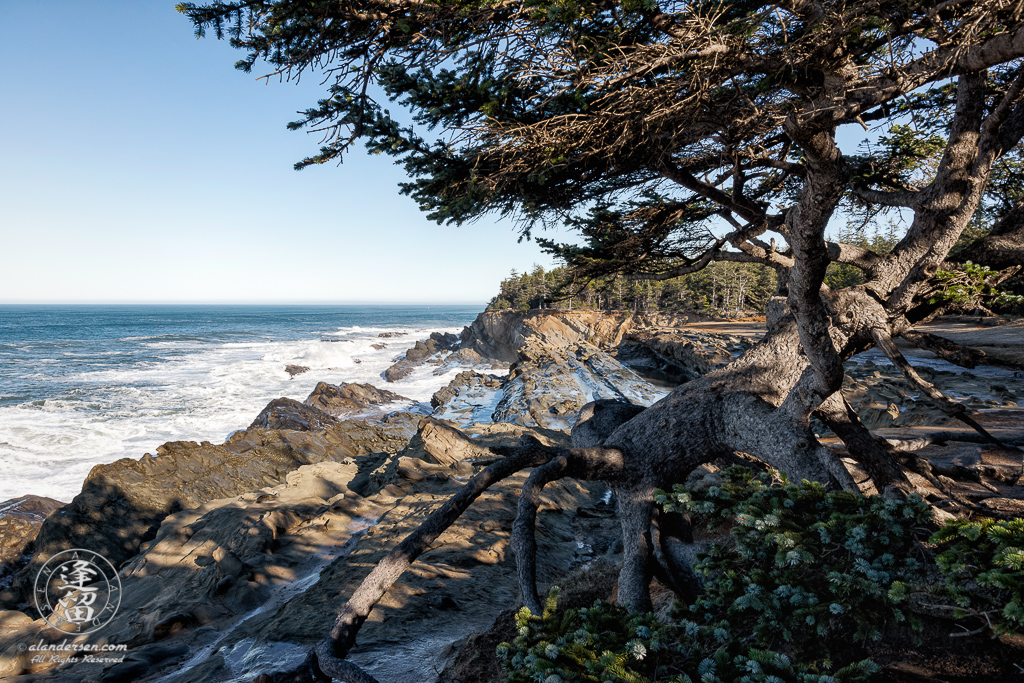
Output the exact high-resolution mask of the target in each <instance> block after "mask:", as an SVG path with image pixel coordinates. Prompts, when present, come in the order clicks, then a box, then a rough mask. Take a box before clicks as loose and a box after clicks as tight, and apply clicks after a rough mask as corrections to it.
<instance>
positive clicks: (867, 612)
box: [498, 468, 931, 683]
mask: <svg viewBox="0 0 1024 683" xmlns="http://www.w3.org/2000/svg"><path fill="white" fill-rule="evenodd" d="M657 499H658V502H659V503H660V504H661V505H662V506H663V507H664V508H665V509H666V510H667V511H675V512H682V513H688V514H694V513H695V514H696V515H697V516H699V518H700V519H701V520H703V523H705V524H707V525H709V526H710V527H712V528H717V529H723V530H724V529H726V528H729V527H731V530H730V532H729V533H730V537H731V543H723V544H718V545H715V546H713V547H712V549H711V551H710V552H708V553H706V554H704V555H702V556H701V557H700V558H699V561H698V563H697V564H696V565H695V571H696V572H697V574H698V576H699V577H700V578H701V579H702V581H703V582H704V589H705V590H704V593H703V594H702V595H701V596H700V597H699V598H698V599H697V600H696V601H695V602H694V604H693V605H691V606H689V607H688V608H686V607H683V608H677V610H676V612H675V613H674V615H673V617H674V618H673V619H672V620H671V623H668V624H665V623H661V622H659V621H658V619H657V618H656V617H655V616H654V615H653V614H639V613H630V612H628V611H627V610H625V609H623V608H621V607H618V606H615V605H611V604H608V603H606V602H602V601H598V602H596V603H595V604H594V606H593V607H592V608H588V609H579V610H566V611H565V612H564V613H562V614H559V613H558V612H557V611H556V609H555V603H556V599H557V589H553V591H552V593H551V594H550V595H549V598H548V602H547V605H546V608H545V610H544V614H542V615H532V614H530V612H529V610H527V609H525V608H524V609H523V610H521V611H520V613H519V615H518V617H517V626H518V628H519V636H518V637H517V638H516V639H515V640H513V642H512V643H503V644H502V645H500V646H499V648H498V657H499V659H501V661H502V664H503V666H504V667H505V669H506V671H508V672H509V678H508V680H509V681H510V683H526V682H527V681H531V682H533V681H539V682H543V683H560V682H562V681H565V682H568V681H627V682H629V683H641V682H645V683H646V682H647V681H668V682H670V683H683V682H692V683H697V682H698V681H699V682H700V683H716V682H722V683H725V682H729V683H732V682H735V681H743V682H746V681H751V682H754V681H760V682H765V683H783V682H787V683H788V682H790V681H792V682H798V681H799V682H802V683H812V682H818V683H826V682H833V681H835V682H839V681H859V680H868V679H869V678H870V677H871V675H872V674H873V673H875V672H876V671H877V666H875V665H874V664H873V663H872V662H870V661H868V660H866V659H864V660H861V659H858V657H859V655H856V653H857V652H858V650H857V648H856V647H855V646H854V647H851V645H855V643H866V642H868V641H871V640H873V639H878V638H879V637H881V633H882V626H883V625H884V624H885V623H887V622H889V623H892V622H903V623H907V624H909V625H910V626H911V627H913V626H915V625H916V622H915V620H914V618H913V616H912V615H911V614H909V612H908V611H907V609H906V607H905V604H904V601H902V600H901V598H902V596H903V594H904V593H905V586H907V585H910V584H913V583H916V582H918V581H920V580H921V565H920V563H919V561H918V560H917V559H915V558H914V557H913V555H914V554H915V553H914V550H915V549H916V548H919V547H920V545H919V544H920V542H921V541H923V540H925V539H927V538H928V534H929V533H930V531H931V529H930V528H929V526H928V523H929V520H930V516H931V513H930V510H929V508H928V506H927V505H926V504H925V503H924V502H923V501H922V500H921V499H920V498H918V497H916V496H911V497H910V498H909V499H908V500H906V501H902V502H897V501H888V500H884V499H882V498H881V497H878V496H872V497H865V496H861V495H857V494H852V493H848V492H827V491H826V490H825V489H824V487H823V486H821V485H820V484H816V483H810V482H802V483H800V484H792V483H789V482H787V481H786V480H785V479H784V478H771V477H769V476H768V475H760V476H756V477H755V476H754V475H753V474H752V473H751V472H750V471H749V470H747V469H745V468H732V469H730V470H728V471H727V473H726V481H725V482H724V483H723V484H722V485H721V486H717V487H711V488H708V489H706V490H703V491H688V490H686V489H685V488H683V487H681V486H676V487H675V489H674V492H673V493H665V492H660V491H659V492H658V494H657ZM677 607H678V606H677ZM851 655H856V656H851Z"/></svg>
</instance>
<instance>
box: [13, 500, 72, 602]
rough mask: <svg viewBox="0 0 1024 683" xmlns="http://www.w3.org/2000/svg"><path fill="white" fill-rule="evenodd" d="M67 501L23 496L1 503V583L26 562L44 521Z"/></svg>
mask: <svg viewBox="0 0 1024 683" xmlns="http://www.w3.org/2000/svg"><path fill="white" fill-rule="evenodd" d="M63 505H64V503H62V502H60V501H59V500H54V499H53V498H45V497H43V496H22V497H21V498H14V499H11V500H5V501H4V502H2V503H0V584H2V583H3V582H4V578H5V577H7V576H8V575H10V574H11V573H12V572H13V571H15V570H17V569H18V568H19V567H20V566H21V565H22V564H23V563H24V562H25V560H26V559H27V558H26V557H25V554H26V553H30V552H31V550H32V547H33V545H34V541H35V540H36V536H37V535H38V534H39V528H40V527H41V526H42V525H43V521H45V520H46V518H47V516H48V515H49V514H50V513H51V512H53V511H54V510H56V509H58V508H60V507H61V506H63Z"/></svg>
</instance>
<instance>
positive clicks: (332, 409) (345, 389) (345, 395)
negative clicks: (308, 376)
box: [305, 382, 410, 417]
mask: <svg viewBox="0 0 1024 683" xmlns="http://www.w3.org/2000/svg"><path fill="white" fill-rule="evenodd" d="M408 400H410V399H408V398H406V397H405V396H400V395H398V394H396V393H394V392H393V391H387V390H386V389H378V388H377V387H375V386H373V385H372V384H357V383H355V382H352V383H348V382H343V383H341V384H328V383H327V382H320V383H319V384H317V385H316V388H315V389H313V392H312V393H311V394H310V395H309V397H308V398H307V399H306V400H305V404H306V405H307V406H310V407H313V408H317V409H318V410H320V411H322V412H324V413H326V414H328V415H331V416H332V417H340V416H342V415H353V414H356V413H365V412H367V411H372V410H373V409H374V407H375V406H381V405H384V404H386V403H394V402H396V401H408Z"/></svg>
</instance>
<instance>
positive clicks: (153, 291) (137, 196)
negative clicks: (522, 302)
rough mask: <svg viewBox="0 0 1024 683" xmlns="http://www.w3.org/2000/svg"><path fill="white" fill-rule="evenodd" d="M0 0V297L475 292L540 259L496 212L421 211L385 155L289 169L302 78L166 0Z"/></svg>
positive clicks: (435, 295)
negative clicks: (459, 218) (294, 78)
mask: <svg viewBox="0 0 1024 683" xmlns="http://www.w3.org/2000/svg"><path fill="white" fill-rule="evenodd" d="M2 16H3V27H2V33H0V63H3V64H4V67H5V68H4V70H3V73H2V75H0V83H2V90H0V259H2V261H0V303H25V302H111V301H114V302H121V301H145V302H433V303H463V302H465V303H484V302H486V301H487V300H488V299H490V297H491V296H493V295H494V294H495V293H496V292H497V289H498V283H499V282H500V281H501V279H502V278H504V277H506V276H507V275H508V273H509V271H510V270H511V269H512V268H516V269H518V270H520V271H522V270H526V269H529V268H530V267H531V265H532V264H534V263H539V264H541V265H543V266H545V267H548V266H550V265H552V264H551V261H550V258H549V257H548V256H547V255H545V254H543V253H542V252H541V251H540V250H539V249H538V248H537V246H536V245H535V244H534V243H527V242H525V241H524V242H522V243H517V238H518V234H517V233H516V232H515V229H514V226H513V225H512V224H511V222H508V221H505V222H497V221H496V220H494V219H491V218H489V217H484V218H483V219H481V220H480V221H478V222H477V223H474V224H472V225H467V226H463V227H461V228H456V227H448V226H438V225H436V224H435V223H433V222H431V221H428V220H427V219H426V217H425V216H424V215H423V214H421V213H420V212H419V210H418V209H417V207H416V205H415V203H414V202H413V201H412V200H411V199H410V198H408V197H404V196H401V195H399V194H398V189H397V184H398V183H399V182H402V181H403V180H405V175H404V173H403V171H402V169H401V168H400V167H397V166H395V165H393V161H392V159H391V158H386V157H375V156H369V155H366V154H365V153H363V152H362V149H361V148H360V149H359V150H358V151H357V152H356V153H354V154H352V155H350V156H349V157H348V158H347V159H346V161H345V163H344V164H342V165H341V166H334V165H324V166H318V167H314V168H308V169H305V170H303V171H294V170H292V164H293V163H294V162H296V161H298V160H299V159H301V158H303V157H304V156H307V155H308V154H310V153H312V152H315V151H316V149H317V147H318V144H317V143H318V142H319V138H318V137H316V136H315V135H308V134H306V133H304V132H290V131H288V130H286V128H285V124H286V123H287V122H289V121H291V120H293V119H295V118H297V117H296V116H295V112H296V111H297V110H300V109H305V108H306V107H308V106H311V105H312V104H314V103H315V101H316V99H317V97H318V96H319V94H320V92H321V89H320V87H319V80H317V79H304V80H303V82H302V83H301V84H299V85H294V84H288V83H285V84H279V83H276V82H274V83H272V84H270V85H264V84H263V82H262V81H261V82H257V81H256V80H255V77H256V76H257V75H260V74H261V73H262V72H260V73H256V71H255V70H254V73H253V74H251V75H250V74H245V73H243V72H240V71H237V70H236V69H234V63H235V61H236V60H237V59H238V58H239V57H240V56H241V53H239V52H237V51H235V50H232V49H231V48H230V46H229V45H228V44H227V43H226V42H224V41H217V40H216V39H214V38H212V37H208V38H204V39H202V40H196V39H195V37H194V35H193V31H192V26H191V23H190V22H189V21H188V20H187V19H186V18H185V17H183V16H182V15H179V14H178V13H177V12H175V11H174V0H127V1H124V0H122V1H116V0H103V2H83V1H82V0H17V1H13V0H8V1H7V2H4V3H3V15H2ZM562 237H564V236H562Z"/></svg>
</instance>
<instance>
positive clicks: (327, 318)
mask: <svg viewBox="0 0 1024 683" xmlns="http://www.w3.org/2000/svg"><path fill="white" fill-rule="evenodd" d="M483 308H484V306H482V305H477V304H337V305H334V304H319V303H317V304H277V303H272V304H164V303H161V304H153V303H147V304H110V303H89V304H57V303H48V304H0V469H2V471H3V472H4V477H3V478H2V479H0V501H3V500H7V499H10V498H14V497H17V496H23V495H28V494H36V495H44V496H49V497H52V498H56V499H58V500H61V501H65V502H67V501H69V500H70V499H71V498H73V497H74V496H75V495H76V494H77V493H78V492H79V491H80V489H81V485H82V482H83V481H84V480H85V477H86V476H87V475H88V473H89V470H90V469H91V468H92V467H93V466H95V465H97V464H101V463H109V462H113V461H115V460H118V459H119V458H123V457H129V458H139V457H141V456H142V455H143V454H145V453H152V452H154V451H155V449H156V447H157V446H159V445H161V444H163V443H166V442H168V441H211V442H214V443H220V442H222V441H224V440H225V439H226V438H227V437H228V435H230V434H231V433H232V432H234V431H236V430H239V429H245V428H246V427H248V426H249V424H250V423H251V422H252V421H253V419H255V417H256V416H257V415H258V414H259V412H260V411H261V410H262V409H263V407H264V406H265V405H266V404H267V403H269V402H270V401H271V400H273V399H276V398H280V397H282V396H287V397H289V398H294V399H297V400H300V401H301V400H304V399H305V398H306V396H307V395H308V394H309V393H310V391H312V389H313V388H314V387H315V386H316V383H317V382H320V381H326V382H330V383H332V384H337V383H340V382H365V383H370V384H374V385H375V386H378V387H382V388H384V387H386V388H387V389H389V390H391V391H394V392H395V393H398V394H401V395H402V396H405V397H407V398H408V399H410V400H409V402H408V405H409V406H410V407H415V404H417V403H425V402H428V401H429V400H430V397H431V395H432V394H433V393H434V392H435V391H437V390H438V389H440V388H441V387H443V386H445V385H446V384H447V383H448V382H449V381H450V380H451V379H452V377H454V374H456V373H457V370H452V371H449V372H446V373H443V374H440V375H435V374H433V371H434V370H435V368H434V366H426V367H421V368H418V369H417V371H415V372H414V373H412V374H411V375H410V376H408V377H406V378H405V379H403V380H401V381H399V382H395V383H389V382H386V381H385V380H384V378H383V377H382V373H383V371H384V370H385V369H386V368H387V367H389V366H390V365H391V364H392V362H393V361H394V359H395V358H397V357H399V356H401V355H403V354H404V352H405V350H406V349H407V348H408V347H410V346H412V345H413V344H415V342H416V340H417V339H424V338H426V337H427V336H429V334H430V333H431V332H453V333H458V332H459V331H461V330H462V328H463V327H464V326H466V325H468V324H469V323H471V322H472V321H473V319H474V318H475V317H476V315H477V314H478V313H480V312H481V311H482V310H483ZM382 334H392V335H394V336H390V337H381V336H380V335H382ZM287 365H299V366H304V367H308V368H309V370H308V371H306V372H303V373H302V374H299V375H296V376H294V377H292V376H291V375H289V373H287V372H286V371H285V366H287Z"/></svg>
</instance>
